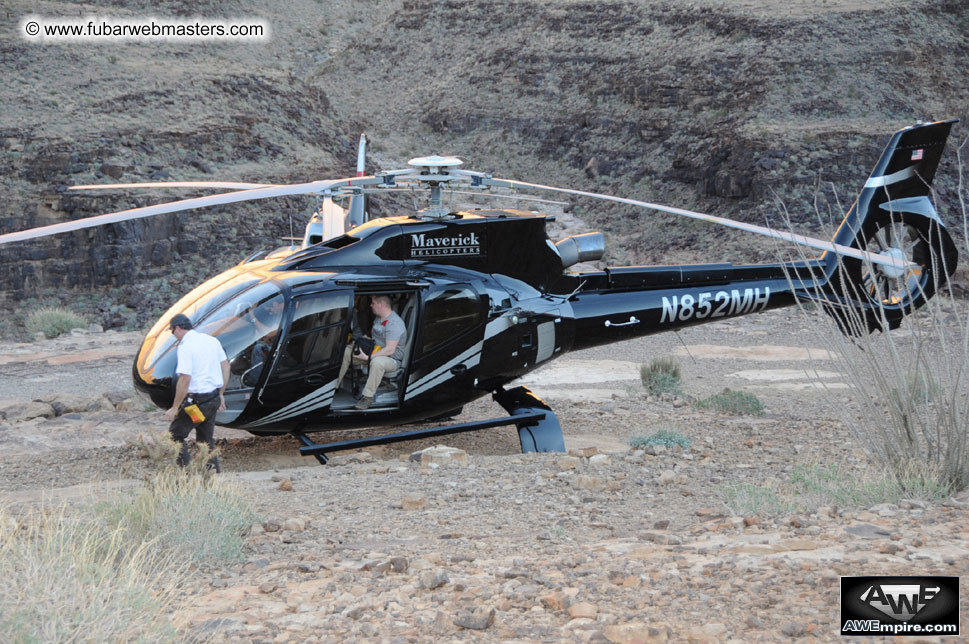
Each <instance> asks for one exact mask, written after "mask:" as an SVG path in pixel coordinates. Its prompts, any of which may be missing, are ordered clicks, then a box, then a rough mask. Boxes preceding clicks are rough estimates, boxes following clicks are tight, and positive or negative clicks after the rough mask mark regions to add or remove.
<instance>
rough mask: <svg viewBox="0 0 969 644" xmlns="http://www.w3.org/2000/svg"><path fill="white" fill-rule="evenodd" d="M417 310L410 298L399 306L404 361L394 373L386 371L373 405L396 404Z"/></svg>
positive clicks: (405, 369)
mask: <svg viewBox="0 0 969 644" xmlns="http://www.w3.org/2000/svg"><path fill="white" fill-rule="evenodd" d="M416 310H417V303H416V298H414V297H410V298H408V299H407V300H406V301H404V303H403V305H401V306H400V313H398V315H399V316H400V318H401V319H402V320H403V321H404V326H405V327H406V328H407V336H406V337H405V338H404V359H403V360H402V361H401V363H400V366H399V367H398V368H397V369H396V370H395V371H388V372H387V373H385V374H384V377H383V380H381V382H380V385H379V386H378V387H377V393H376V396H375V397H374V402H375V403H383V402H396V401H397V391H398V389H400V388H401V386H402V385H403V381H404V374H406V373H407V359H408V358H409V357H410V346H411V340H413V338H414V321H415V320H414V318H415V317H416V316H415V312H416Z"/></svg>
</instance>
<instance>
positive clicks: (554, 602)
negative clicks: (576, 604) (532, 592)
mask: <svg viewBox="0 0 969 644" xmlns="http://www.w3.org/2000/svg"><path fill="white" fill-rule="evenodd" d="M538 599H539V601H541V602H542V606H544V607H545V608H546V610H551V611H560V610H562V609H563V608H565V599H564V598H563V597H562V595H561V594H560V593H557V592H555V593H548V594H546V595H542V596H541V597H539V598H538Z"/></svg>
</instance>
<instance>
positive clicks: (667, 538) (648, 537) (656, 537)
mask: <svg viewBox="0 0 969 644" xmlns="http://www.w3.org/2000/svg"><path fill="white" fill-rule="evenodd" d="M639 538H640V539H642V540H643V541H651V542H652V543H659V544H663V545H670V546H678V545H681V544H682V543H683V538H682V537H680V536H678V535H675V534H666V533H663V532H640V533H639Z"/></svg>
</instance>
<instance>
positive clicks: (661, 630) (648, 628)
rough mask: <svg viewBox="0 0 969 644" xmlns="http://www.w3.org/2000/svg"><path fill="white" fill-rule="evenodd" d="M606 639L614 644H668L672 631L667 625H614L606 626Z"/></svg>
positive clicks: (639, 623) (636, 623)
mask: <svg viewBox="0 0 969 644" xmlns="http://www.w3.org/2000/svg"><path fill="white" fill-rule="evenodd" d="M603 635H605V638H606V639H607V640H608V641H610V642H612V643H613V644H666V642H669V641H670V629H669V627H667V626H666V624H662V623H655V624H643V623H641V622H632V623H629V624H614V625H611V626H606V629H605V630H604V631H603Z"/></svg>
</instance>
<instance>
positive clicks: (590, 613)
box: [569, 602, 599, 619]
mask: <svg viewBox="0 0 969 644" xmlns="http://www.w3.org/2000/svg"><path fill="white" fill-rule="evenodd" d="M598 614H599V609H598V608H597V607H596V606H595V605H593V604H590V603H589V602H579V603H577V604H572V605H571V606H569V616H570V617H572V619H580V618H584V619H595V618H596V616H597V615H598Z"/></svg>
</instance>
